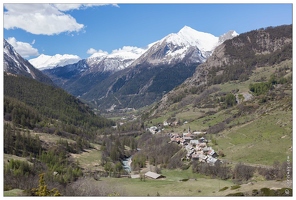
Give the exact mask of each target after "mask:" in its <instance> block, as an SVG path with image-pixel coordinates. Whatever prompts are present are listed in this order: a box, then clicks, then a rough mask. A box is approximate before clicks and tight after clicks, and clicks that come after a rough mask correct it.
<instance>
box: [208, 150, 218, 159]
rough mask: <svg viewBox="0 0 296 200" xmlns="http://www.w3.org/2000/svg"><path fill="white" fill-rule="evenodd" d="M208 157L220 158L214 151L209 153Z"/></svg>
mask: <svg viewBox="0 0 296 200" xmlns="http://www.w3.org/2000/svg"><path fill="white" fill-rule="evenodd" d="M208 155H209V156H212V157H213V158H216V157H218V154H217V153H216V152H215V150H214V149H212V150H210V151H208Z"/></svg>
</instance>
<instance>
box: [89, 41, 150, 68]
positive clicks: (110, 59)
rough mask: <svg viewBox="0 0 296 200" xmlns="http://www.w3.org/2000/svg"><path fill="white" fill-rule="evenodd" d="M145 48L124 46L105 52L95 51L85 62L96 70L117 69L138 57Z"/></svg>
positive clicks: (124, 66)
mask: <svg viewBox="0 0 296 200" xmlns="http://www.w3.org/2000/svg"><path fill="white" fill-rule="evenodd" d="M145 51H146V49H142V48H138V47H132V46H124V47H122V48H119V49H115V50H113V51H112V52H111V53H110V54H108V53H107V52H103V51H100V52H97V53H94V54H93V55H91V56H90V57H89V58H87V59H86V60H87V64H88V65H89V66H90V67H91V68H92V69H91V70H92V71H93V70H97V71H118V70H122V69H124V68H126V67H128V66H129V65H130V64H131V63H132V62H133V61H134V60H136V59H137V58H138V57H140V56H141V55H142V54H143V53H144V52H145Z"/></svg>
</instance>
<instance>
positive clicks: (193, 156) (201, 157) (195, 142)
mask: <svg viewBox="0 0 296 200" xmlns="http://www.w3.org/2000/svg"><path fill="white" fill-rule="evenodd" d="M199 134H204V132H193V133H191V132H190V130H188V132H187V133H183V135H182V136H181V135H179V134H177V133H169V136H170V138H171V141H170V142H176V143H178V144H179V145H182V147H183V148H185V149H186V151H187V154H186V157H185V158H184V159H187V160H197V161H199V162H205V163H209V164H210V165H212V166H213V165H215V163H216V162H221V161H220V160H219V159H217V157H218V154H217V153H216V152H215V150H214V149H213V148H212V147H210V146H208V145H207V144H208V140H207V139H206V138H204V137H200V138H198V139H193V138H194V137H198V135H199Z"/></svg>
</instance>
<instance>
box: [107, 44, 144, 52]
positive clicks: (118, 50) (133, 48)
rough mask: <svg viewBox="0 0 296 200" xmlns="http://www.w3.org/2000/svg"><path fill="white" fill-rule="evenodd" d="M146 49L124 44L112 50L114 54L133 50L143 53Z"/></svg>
mask: <svg viewBox="0 0 296 200" xmlns="http://www.w3.org/2000/svg"><path fill="white" fill-rule="evenodd" d="M143 51H144V49H142V48H138V47H132V46H123V47H122V48H119V49H114V50H113V51H112V54H114V53H121V52H132V53H136V54H139V53H142V52H143Z"/></svg>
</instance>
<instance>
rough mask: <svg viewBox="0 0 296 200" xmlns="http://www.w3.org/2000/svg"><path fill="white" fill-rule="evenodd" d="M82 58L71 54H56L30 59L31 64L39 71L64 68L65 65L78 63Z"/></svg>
mask: <svg viewBox="0 0 296 200" xmlns="http://www.w3.org/2000/svg"><path fill="white" fill-rule="evenodd" d="M79 60H81V58H80V57H79V56H76V55H70V54H64V55H61V54H56V55H54V56H49V55H44V54H41V55H40V56H38V57H37V58H33V59H30V60H29V62H30V63H31V64H32V65H33V66H34V67H36V68H37V69H40V70H44V69H52V68H55V67H63V66H65V65H69V64H73V63H77V62H78V61H79Z"/></svg>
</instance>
